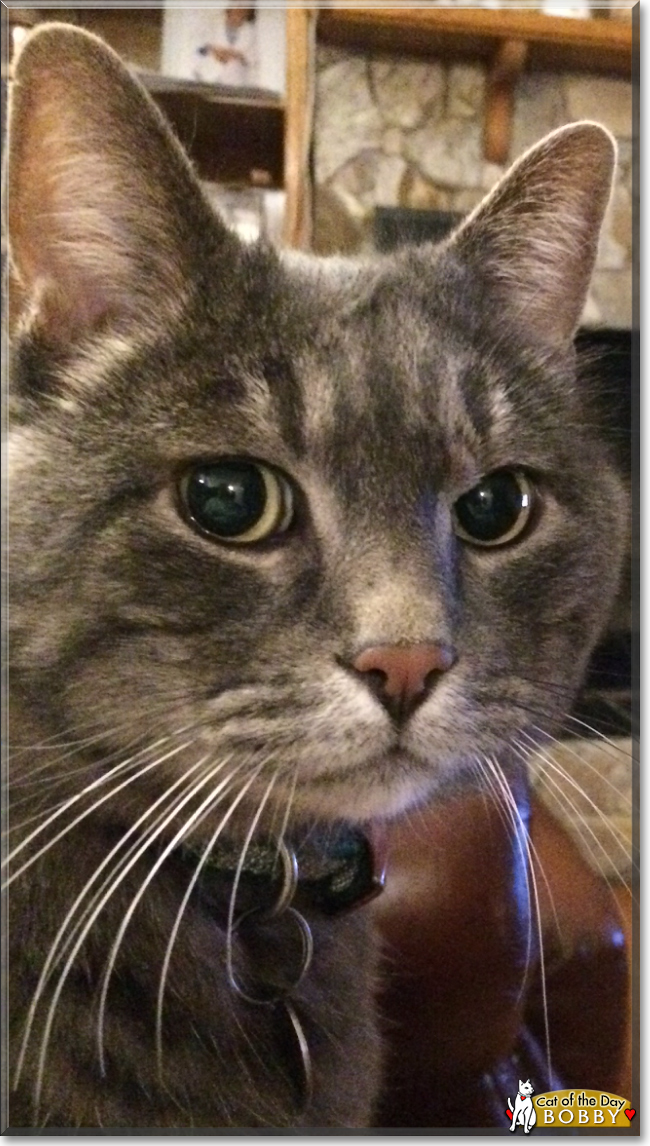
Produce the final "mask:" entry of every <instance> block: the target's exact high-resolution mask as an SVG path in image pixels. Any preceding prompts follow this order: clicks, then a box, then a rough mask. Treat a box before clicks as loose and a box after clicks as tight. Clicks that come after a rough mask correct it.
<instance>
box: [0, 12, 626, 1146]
mask: <svg viewBox="0 0 650 1146" xmlns="http://www.w3.org/2000/svg"><path fill="white" fill-rule="evenodd" d="M9 124H10V125H9V138H8V145H7V149H8V168H7V199H6V202H7V215H8V244H9V259H10V269H11V274H12V282H13V287H12V296H11V311H10V327H11V361H10V367H11V380H10V394H9V415H10V427H9V435H8V447H7V470H8V490H9V493H8V519H9V523H8V536H9V570H8V572H9V576H8V584H9V589H10V596H11V600H10V608H9V610H8V630H9V632H8V642H9V658H10V668H9V683H10V689H9V694H10V695H9V729H10V741H11V743H10V750H9V753H10V754H9V762H8V788H9V797H10V804H9V835H8V841H9V842H8V848H7V853H8V854H7V863H6V872H7V875H6V886H7V889H8V910H7V916H8V929H7V935H8V966H7V982H8V992H9V1007H8V1012H7V1014H8V1026H9V1047H10V1060H11V1087H10V1093H9V1108H8V1119H9V1125H10V1126H11V1127H15V1128H18V1127H22V1128H25V1127H36V1128H38V1129H40V1130H46V1131H47V1130H51V1129H55V1128H72V1129H77V1130H79V1129H83V1128H94V1129H99V1130H104V1131H106V1130H107V1129H111V1128H132V1129H137V1128H139V1129H141V1130H142V1129H147V1128H148V1129H149V1130H151V1129H155V1128H164V1129H168V1130H174V1129H182V1128H184V1129H187V1130H194V1129H200V1128H221V1129H223V1128H228V1127H232V1128H249V1129H253V1130H255V1129H257V1130H264V1129H269V1128H271V1129H273V1128H275V1129H290V1130H293V1131H295V1130H300V1129H301V1128H302V1129H304V1128H307V1127H312V1128H313V1127H323V1128H328V1127H329V1128H346V1127H350V1128H355V1127H359V1128H363V1127H368V1126H371V1125H372V1120H373V1109H374V1108H375V1102H376V1097H377V1094H378V1091H379V1088H380V1086H381V1085H389V1084H390V1080H386V1082H385V1083H383V1084H382V1077H381V1063H382V1050H381V1039H380V1034H379V1023H378V1019H377V1016H376V1013H375V1012H376V1004H375V992H376V986H377V981H378V976H379V970H380V965H379V962H378V950H377V948H378V943H377V939H376V936H375V931H374V927H373V923H372V918H371V913H369V912H368V911H367V910H365V909H364V908H363V907H362V906H360V905H361V903H362V902H363V901H365V899H366V898H367V896H368V895H369V894H370V893H371V892H372V890H373V887H374V882H373V877H372V867H373V863H372V854H373V849H374V850H375V851H376V847H375V844H374V843H373V841H376V839H377V838H378V836H379V835H380V833H381V830H382V827H383V825H384V823H385V821H387V820H390V818H391V817H395V816H397V815H399V814H400V813H401V812H402V811H404V810H405V809H409V808H411V807H413V806H415V805H417V804H418V803H421V802H423V801H424V800H429V799H436V797H437V794H439V793H442V794H444V792H445V790H446V789H452V790H454V791H458V790H459V789H462V787H463V785H470V784H472V783H475V782H476V776H477V772H480V771H481V770H483V774H484V775H485V776H486V777H487V779H488V781H489V783H486V790H487V788H488V787H490V788H492V789H494V788H496V786H497V785H496V783H495V781H494V780H493V779H492V778H493V777H495V776H496V777H498V781H499V783H501V781H503V786H504V788H505V786H506V777H507V776H508V774H517V771H518V770H519V772H521V771H522V770H523V769H524V767H525V763H526V759H527V756H528V754H529V753H530V752H531V751H532V750H533V748H534V746H535V745H539V744H549V743H550V741H551V738H553V737H554V736H557V734H558V731H559V730H560V729H561V728H562V726H563V722H564V719H565V715H566V713H567V712H568V711H570V708H571V705H572V702H573V698H574V696H575V694H576V692H577V690H578V688H579V686H580V683H581V679H582V676H583V673H584V671H585V667H586V665H587V662H588V659H589V657H590V655H591V651H592V649H593V648H594V646H595V644H596V642H597V640H598V638H599V636H600V634H601V632H602V630H603V627H604V625H605V624H606V621H607V615H608V610H609V607H610V603H611V602H612V601H613V599H614V596H615V593H616V589H617V584H618V579H619V569H620V564H621V550H622V546H623V543H624V538H625V533H626V529H627V501H626V493H625V490H624V488H623V484H622V482H621V480H620V477H619V475H618V472H617V470H616V466H615V464H614V462H613V460H612V456H611V451H610V446H609V445H608V443H607V442H606V441H605V440H604V437H603V434H602V432H601V429H602V428H601V427H600V426H599V423H598V415H597V412H596V411H595V409H594V408H593V406H592V400H591V393H590V390H589V387H588V386H587V385H586V384H585V381H584V379H582V377H581V375H580V372H579V371H578V370H577V369H576V357H575V348H574V343H573V339H574V334H575V330H576V327H577V324H578V322H579V320H580V316H581V313H582V310H583V306H584V300H585V297H586V292H587V289H588V284H589V279H590V275H591V272H592V269H593V265H594V259H595V256H596V250H597V244H598V238H599V230H600V225H601V221H602V218H603V214H604V211H605V209H606V207H607V203H608V200H609V195H610V188H611V181H612V172H613V167H614V162H615V147H614V143H613V140H612V138H611V137H610V135H609V134H608V132H607V131H606V130H604V129H603V128H601V127H600V126H598V125H597V124H593V123H577V124H571V125H568V126H567V127H565V128H562V129H560V130H559V131H556V132H555V133H553V134H552V135H550V136H548V137H547V138H546V139H544V140H542V141H541V142H540V143H539V144H538V145H537V146H536V147H534V148H532V149H531V150H530V151H529V152H527V153H526V154H525V155H524V156H523V157H522V158H521V159H520V160H519V161H518V162H517V163H516V164H515V165H514V166H513V168H512V169H511V170H510V171H509V172H508V173H507V174H506V175H505V176H504V177H503V179H502V180H501V181H500V182H499V183H498V184H497V186H496V187H495V188H494V190H493V191H492V192H491V193H490V194H489V195H488V196H487V197H486V199H485V200H484V202H483V203H482V204H481V205H479V206H478V207H477V208H476V209H475V210H474V211H473V212H472V214H471V215H470V216H469V217H468V218H467V219H466V220H465V221H464V222H463V223H461V225H460V226H459V227H458V229H457V230H456V232H455V233H454V234H453V235H452V236H450V237H449V238H448V239H447V240H445V241H444V242H443V243H442V244H441V245H439V246H432V245H431V246H424V247H422V248H407V249H405V250H403V251H400V252H397V253H395V254H393V255H391V256H386V257H377V258H376V259H373V258H368V259H361V260H353V259H344V258H340V259H338V258H336V259H329V260H328V259H325V260H319V259H317V258H314V257H311V256H309V255H306V254H302V253H295V252H285V253H279V252H277V251H275V250H274V249H272V248H271V247H270V246H268V245H266V244H265V243H264V242H258V243H254V244H248V245H247V244H244V243H242V242H240V240H239V239H238V237H237V236H236V235H235V234H234V233H232V232H231V231H229V230H228V229H227V228H226V226H225V225H224V224H223V222H222V221H221V220H220V219H219V218H217V217H216V216H215V214H214V213H213V211H212V210H211V208H210V206H209V203H208V201H207V199H206V197H205V196H204V193H203V191H202V189H201V187H200V185H199V183H198V181H197V179H196V177H195V175H194V173H193V171H192V169H191V166H190V164H189V162H188V160H187V158H186V156H185V154H184V153H183V151H182V149H181V147H180V146H179V144H178V142H177V140H176V139H175V137H174V136H173V134H172V132H171V130H170V128H169V127H168V125H167V123H166V122H165V120H164V119H163V117H162V116H161V114H160V113H159V111H158V110H157V109H156V107H155V105H154V104H153V102H152V101H151V99H150V98H149V96H148V95H147V94H146V92H145V91H144V89H143V88H142V87H141V86H140V84H139V83H138V82H137V80H135V79H134V78H133V77H132V76H131V74H130V73H129V72H128V70H127V69H126V68H125V67H124V65H123V64H122V63H121V61H120V60H119V59H118V58H117V56H116V55H115V54H114V52H112V51H111V50H110V49H109V48H107V47H106V46H105V45H104V44H103V43H102V42H101V41H100V40H98V39H97V38H96V37H94V36H92V35H90V34H87V33H85V32H83V31H81V30H78V29H75V28H72V27H70V26H66V25H57V24H45V25H42V26H41V27H40V28H38V29H37V30H36V31H35V32H34V33H33V34H32V35H31V36H30V37H28V38H27V39H26V40H25V42H24V46H23V47H22V50H21V52H20V54H19V56H18V58H17V61H16V63H15V68H14V75H13V81H12V92H11V103H10V109H9ZM351 906H354V907H356V908H357V909H355V910H343V908H346V909H348V908H350V907H351ZM477 989H479V990H480V985H479V984H477ZM434 1035H435V1032H434ZM434 1035H432V1037H434ZM522 1094H524V1095H525V1091H524V1088H523V1084H522ZM517 1101H518V1102H519V1101H520V1100H519V1099H518V1100H517ZM517 1109H518V1111H519V1113H521V1114H522V1115H524V1116H525V1114H526V1111H527V1110H528V1107H525V1106H523V1105H521V1106H520V1107H519V1108H517ZM513 1129H514V1126H513Z"/></svg>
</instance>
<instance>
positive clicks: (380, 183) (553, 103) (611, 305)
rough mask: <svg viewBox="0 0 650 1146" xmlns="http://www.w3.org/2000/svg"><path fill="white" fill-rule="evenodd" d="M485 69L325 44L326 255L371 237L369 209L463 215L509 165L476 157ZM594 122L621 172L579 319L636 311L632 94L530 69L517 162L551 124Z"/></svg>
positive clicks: (321, 67)
mask: <svg viewBox="0 0 650 1146" xmlns="http://www.w3.org/2000/svg"><path fill="white" fill-rule="evenodd" d="M484 101H485V69H484V68H483V67H482V66H481V65H478V64H450V65H445V64H443V63H442V62H439V61H435V60H432V61H430V62H429V61H426V62H423V61H421V60H411V59H404V58H398V57H390V56H388V57H387V56H371V55H360V54H352V53H350V52H348V51H344V50H339V49H337V48H332V47H324V46H320V47H319V48H318V54H317V68H316V115H315V133H314V148H315V150H314V156H315V177H316V178H315V182H316V193H315V235H314V245H315V247H316V249H317V250H319V251H320V252H323V253H330V252H334V251H347V252H349V251H354V250H364V249H368V247H369V246H370V245H371V243H372V237H371V228H372V213H373V210H374V208H375V207H376V206H383V207H397V206H401V207H415V208H429V209H435V210H443V211H459V212H463V213H464V212H466V211H469V210H471V208H472V207H474V206H475V204H476V203H477V202H478V201H479V200H480V199H481V197H482V196H483V195H484V194H485V192H486V191H488V190H489V189H490V187H491V186H492V185H493V183H494V182H495V180H496V179H498V177H499V176H500V175H501V174H502V172H503V171H504V170H505V168H506V166H507V164H506V165H504V167H498V166H495V165H494V164H490V163H486V162H485V160H484V159H483V153H482V130H483V112H484ZM576 119H595V120H599V121H600V122H601V123H604V124H605V126H607V127H609V129H610V130H611V131H612V132H613V134H614V135H615V136H616V139H617V141H618V144H619V168H618V172H617V177H616V185H615V189H614V194H613V197H612V202H611V206H610V209H609V212H608V215H607V218H606V221H605V227H604V232H603V238H602V242H601V245H600V251H599V257H598V264H597V269H596V273H595V275H594V281H593V286H592V290H591V294H590V297H589V300H588V303H587V306H586V309H585V314H584V322H585V323H587V324H590V325H600V324H604V325H611V326H629V325H630V322H631V317H632V289H631V287H632V274H631V243H632V196H631V188H632V173H631V159H632V144H631V134H632V91H631V85H630V84H629V83H627V82H626V81H624V80H618V79H610V78H604V77H600V76H585V75H573V74H568V73H564V74H562V75H555V74H548V73H531V74H527V75H524V76H523V77H522V78H521V80H520V81H519V83H518V85H517V89H516V97H515V112H514V123H513V132H512V146H511V154H510V157H509V160H510V162H511V161H512V160H514V159H515V158H516V157H517V156H518V155H519V154H520V153H521V152H522V151H523V150H524V149H525V148H527V147H529V146H530V145H531V144H532V143H534V142H535V141H536V140H538V139H540V138H541V137H542V136H543V135H544V134H545V133H546V132H548V131H551V130H553V128H556V127H560V126H561V125H562V124H564V123H568V122H571V121H572V120H576Z"/></svg>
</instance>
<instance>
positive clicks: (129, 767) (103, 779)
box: [3, 736, 192, 888]
mask: <svg viewBox="0 0 650 1146" xmlns="http://www.w3.org/2000/svg"><path fill="white" fill-rule="evenodd" d="M170 739H171V738H170V737H169V736H163V737H162V739H161V740H159V741H157V742H156V744H154V745H153V746H152V748H151V749H149V750H148V752H152V751H153V750H154V748H156V747H158V746H159V745H160V744H164V743H166V742H167V741H168V740H170ZM191 743H192V741H191V740H188V741H187V742H185V743H184V744H181V745H179V746H178V747H176V748H172V749H171V750H170V751H169V752H167V753H166V754H165V755H164V756H161V757H158V758H157V759H156V760H154V761H153V762H151V763H149V764H147V765H146V766H145V767H144V768H140V767H139V765H138V764H137V763H136V762H137V757H132V758H131V759H130V760H127V761H125V762H124V763H123V764H118V765H116V767H115V768H111V769H109V771H108V772H107V773H106V774H105V775H103V776H100V777H99V779H97V780H95V781H94V782H93V783H92V784H88V785H87V787H86V788H84V789H83V791H81V792H79V793H77V795H76V796H72V797H71V798H70V799H69V800H66V801H65V803H64V804H63V806H62V807H60V808H59V809H57V811H56V812H54V813H53V814H52V815H51V816H49V817H48V819H47V820H46V821H45V823H44V824H41V826H40V827H39V828H36V829H35V830H34V831H33V832H31V833H30V835H29V836H27V838H26V839H25V840H23V841H22V843H20V844H18V846H17V847H16V848H14V850H13V852H11V854H10V855H9V856H8V857H7V858H6V860H5V861H4V865H7V864H9V863H10V862H11V860H12V859H14V857H15V856H16V855H18V854H19V853H20V852H21V851H23V849H24V848H26V847H27V845H28V844H29V843H30V842H31V841H32V840H33V839H35V838H36V837H37V836H38V835H40V833H41V832H43V831H45V829H46V828H47V827H49V825H50V824H51V823H53V822H54V821H55V820H56V819H58V817H59V816H61V815H62V814H63V812H65V811H67V810H68V808H70V807H72V806H73V805H74V804H76V803H77V802H78V801H79V800H80V799H82V798H83V797H84V796H88V794H89V793H90V792H92V791H93V790H94V789H95V788H99V787H101V786H102V785H105V784H107V783H108V781H109V780H111V779H114V777H115V775H116V774H121V773H123V772H124V771H129V772H134V770H135V774H133V775H129V776H128V777H127V779H126V780H123V781H122V782H121V784H117V785H116V787H115V788H111V790H110V792H107V793H106V794H105V795H104V796H102V797H101V798H100V799H99V800H95V801H93V803H92V805H91V806H90V807H89V808H87V809H86V810H85V811H84V812H82V813H81V815H79V816H76V817H75V819H74V820H72V822H71V823H69V824H67V826H66V827H65V828H63V830H62V831H60V832H59V833H58V834H57V835H56V836H54V838H53V839H51V840H48V842H47V843H46V844H45V846H44V847H42V848H39V850H38V851H37V852H36V853H35V855H33V856H31V858H30V859H28V860H27V861H26V863H24V864H23V865H22V867H20V868H19V869H18V871H16V872H14V874H13V875H11V876H10V877H9V878H8V879H7V880H6V882H5V883H4V884H3V888H5V887H9V885H10V884H11V883H13V881H14V880H15V879H18V877H19V876H20V875H22V874H23V872H25V871H27V869H28V868H30V867H31V866H32V864H35V863H36V862H37V861H38V860H39V859H41V857H42V856H43V855H45V853H46V852H48V851H49V850H50V848H52V847H54V845H55V844H56V843H58V841H59V840H61V839H63V837H64V836H66V835H67V834H68V832H71V831H72V829H73V828H75V827H76V826H77V824H80V823H81V822H82V820H85V819H86V817H87V816H90V815H91V814H92V813H93V812H95V811H96V810H97V808H99V807H101V805H102V804H105V803H106V801H107V800H112V799H114V797H115V796H116V795H117V794H118V792H121V791H123V789H124V788H127V787H128V786H129V785H130V784H133V783H134V782H135V781H136V780H139V779H140V777H141V776H144V775H145V773H147V772H150V771H151V770H152V768H159V767H160V765H161V764H162V763H164V762H165V761H166V760H169V759H170V758H171V757H172V756H176V755H177V754H178V753H179V752H182V751H183V749H185V748H189V747H190V745H191ZM142 755H143V753H141V752H140V753H138V756H142Z"/></svg>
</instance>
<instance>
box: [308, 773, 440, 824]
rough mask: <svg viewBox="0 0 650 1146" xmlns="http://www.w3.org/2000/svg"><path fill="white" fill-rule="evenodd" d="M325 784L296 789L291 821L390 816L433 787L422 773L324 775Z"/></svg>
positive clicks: (420, 798) (421, 798) (384, 818)
mask: <svg viewBox="0 0 650 1146" xmlns="http://www.w3.org/2000/svg"><path fill="white" fill-rule="evenodd" d="M327 781H328V782H327V784H322V783H318V782H316V783H307V784H305V785H304V787H301V788H297V789H296V792H295V793H294V798H293V804H292V816H291V818H292V820H294V822H297V821H300V820H303V819H304V820H320V821H330V820H331V821H334V820H340V819H341V813H342V810H343V815H344V818H345V819H346V820H348V821H350V822H357V823H364V822H367V821H369V820H387V819H393V818H394V817H395V816H398V815H400V813H402V812H405V811H406V810H407V809H408V808H411V807H413V805H414V804H418V803H421V802H422V800H423V799H425V798H426V796H427V795H428V794H429V793H430V791H431V790H432V789H433V787H434V784H435V781H434V779H433V778H430V779H429V782H428V783H427V782H425V781H423V779H422V776H421V775H420V776H419V777H403V778H401V779H394V780H393V781H392V782H390V783H388V784H386V782H385V780H384V779H380V778H377V779H374V780H373V779H372V778H371V777H370V776H361V777H358V778H357V777H350V776H349V775H342V776H341V778H340V779H339V778H337V777H334V776H328V778H327Z"/></svg>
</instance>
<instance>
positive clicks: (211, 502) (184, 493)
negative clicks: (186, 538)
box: [180, 458, 293, 545]
mask: <svg viewBox="0 0 650 1146" xmlns="http://www.w3.org/2000/svg"><path fill="white" fill-rule="evenodd" d="M180 491H181V498H182V501H183V504H184V506H185V508H186V511H187V513H188V515H189V517H190V519H191V521H192V523H193V524H194V525H195V526H198V528H199V529H200V530H201V532H202V533H206V534H209V535H210V536H211V537H214V538H215V539H217V540H219V541H228V542H232V543H235V544H238V545H250V544H252V543H254V542H256V541H265V540H267V539H269V538H272V537H275V536H277V535H278V534H281V533H285V532H286V530H287V529H288V528H289V526H290V525H291V521H292V519H293V492H292V489H291V486H290V484H289V482H288V481H287V479H286V478H285V477H283V476H282V474H280V473H278V472H277V471H276V470H273V469H271V468H270V467H269V466H266V465H263V464H262V463H261V462H253V461H248V459H246V458H233V459H230V458H227V459H223V460H220V461H214V462H204V463H201V464H200V465H197V466H194V468H193V469H191V470H190V471H189V472H188V473H186V474H185V476H184V477H183V479H182V481H181V486H180Z"/></svg>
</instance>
